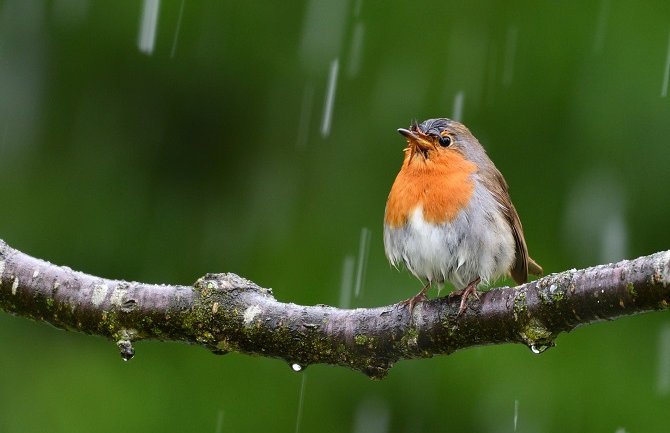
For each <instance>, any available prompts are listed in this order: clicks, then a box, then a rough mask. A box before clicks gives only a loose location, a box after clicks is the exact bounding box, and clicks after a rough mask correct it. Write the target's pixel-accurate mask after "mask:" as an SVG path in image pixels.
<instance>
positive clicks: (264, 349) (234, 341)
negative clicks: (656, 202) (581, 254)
mask: <svg viewBox="0 0 670 433" xmlns="http://www.w3.org/2000/svg"><path fill="white" fill-rule="evenodd" d="M459 302H460V298H458V297H448V296H447V297H442V298H437V299H432V300H429V301H425V302H422V303H419V304H417V306H416V308H415V309H414V312H413V315H412V316H411V317H410V314H409V312H408V310H407V308H406V307H404V306H398V305H389V306H385V307H377V308H358V309H354V310H344V309H338V308H334V307H329V306H325V305H316V306H301V305H296V304H292V303H282V302H278V301H277V300H276V299H275V298H274V297H273V295H272V291H271V290H269V289H265V288H262V287H259V286H258V285H256V284H255V283H253V282H251V281H249V280H246V279H244V278H242V277H239V276H237V275H235V274H231V273H226V274H207V275H205V276H204V277H202V278H200V279H198V280H197V281H196V282H195V283H194V284H193V286H174V285H155V284H143V283H138V282H127V281H118V280H109V279H105V278H100V277H96V276H93V275H87V274H84V273H81V272H77V271H73V270H72V269H70V268H68V267H65V266H57V265H53V264H51V263H48V262H46V261H43V260H40V259H36V258H33V257H31V256H29V255H27V254H24V253H22V252H20V251H17V250H16V249H13V248H11V247H10V246H8V245H7V244H6V243H4V242H3V241H1V240H0V308H1V309H3V310H5V311H7V312H9V313H11V314H15V315H19V316H24V317H29V318H32V319H34V320H39V321H44V322H48V323H51V324H52V325H54V326H56V327H58V328H62V329H67V330H76V331H81V332H85V333H88V334H92V335H100V336H103V337H107V338H109V339H111V340H113V341H115V342H116V344H117V346H118V347H119V350H120V351H121V355H122V357H123V358H124V359H126V360H128V359H130V358H131V357H132V356H133V354H134V349H133V346H132V343H133V342H135V341H139V340H143V339H158V340H164V341H168V340H175V341H184V342H189V343H197V344H199V345H202V346H205V347H206V348H208V349H209V350H211V351H212V352H214V353H217V354H224V353H227V352H241V353H247V354H252V355H260V356H268V357H274V358H279V359H282V360H284V361H285V362H287V363H288V364H289V365H291V366H292V367H293V368H294V369H295V370H301V369H304V368H306V367H307V366H309V365H311V364H316V363H325V364H332V365H340V366H346V367H349V368H351V369H354V370H358V371H361V372H363V373H365V374H366V375H368V376H369V377H371V378H377V379H379V378H383V377H384V376H385V375H386V374H387V373H388V371H389V369H390V368H391V367H392V366H393V364H394V363H396V362H397V361H399V360H401V359H412V358H426V357H431V356H433V355H438V354H449V353H451V352H454V351H455V350H458V349H463V348H466V347H472V346H478V345H485V344H501V343H522V344H524V345H526V346H528V347H529V348H531V349H532V350H533V351H534V352H541V351H543V350H545V349H546V348H548V347H551V346H553V344H554V343H553V342H554V340H555V338H556V336H557V335H558V334H560V333H561V332H568V331H571V330H572V329H574V328H576V327H577V326H580V325H585V324H588V323H593V322H596V321H600V320H611V319H615V318H617V317H620V316H627V315H632V314H637V313H642V312H648V311H655V310H666V309H668V306H669V304H670V251H664V252H659V253H656V254H652V255H650V256H644V257H640V258H638V259H635V260H631V261H628V260H624V261H622V262H619V263H614V264H608V265H600V266H596V267H592V268H588V269H583V270H574V269H573V270H569V271H565V272H561V273H558V274H553V275H549V276H546V277H544V278H541V279H538V280H536V281H533V282H530V283H527V284H523V285H520V286H518V287H501V288H496V289H492V290H489V291H487V292H484V293H481V294H480V299H478V300H476V299H474V298H473V299H471V300H470V302H469V303H468V309H467V310H466V312H465V313H464V314H463V315H461V316H460V317H457V316H456V313H457V311H458V306H459Z"/></svg>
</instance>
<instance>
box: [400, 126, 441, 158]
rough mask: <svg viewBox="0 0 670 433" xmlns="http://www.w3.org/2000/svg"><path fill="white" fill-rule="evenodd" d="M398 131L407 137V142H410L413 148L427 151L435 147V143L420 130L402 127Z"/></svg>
mask: <svg viewBox="0 0 670 433" xmlns="http://www.w3.org/2000/svg"><path fill="white" fill-rule="evenodd" d="M398 132H399V133H400V135H402V136H403V137H405V138H406V139H407V143H409V146H410V148H411V149H413V150H419V151H421V152H427V151H429V150H430V149H432V148H433V143H432V142H431V141H430V140H429V138H428V136H427V135H426V134H424V133H423V132H421V131H419V130H416V131H410V130H409V129H405V128H400V129H398Z"/></svg>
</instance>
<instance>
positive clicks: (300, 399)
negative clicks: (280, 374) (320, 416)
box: [294, 364, 307, 433]
mask: <svg viewBox="0 0 670 433" xmlns="http://www.w3.org/2000/svg"><path fill="white" fill-rule="evenodd" d="M294 365H295V364H294ZM306 380H307V375H306V374H303V375H302V379H301V380H300V395H299V396H298V413H297V414H296V420H295V433H299V432H300V424H301V423H302V406H303V402H304V400H305V381H306Z"/></svg>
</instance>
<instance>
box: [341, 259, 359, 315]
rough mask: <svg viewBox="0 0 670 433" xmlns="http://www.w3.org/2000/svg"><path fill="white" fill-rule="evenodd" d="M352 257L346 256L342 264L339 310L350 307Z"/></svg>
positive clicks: (352, 278)
mask: <svg viewBox="0 0 670 433" xmlns="http://www.w3.org/2000/svg"><path fill="white" fill-rule="evenodd" d="M355 264H356V263H355V259H354V256H346V257H345V258H344V261H343V262H342V281H341V283H340V308H349V307H351V289H352V288H353V281H354V266H355Z"/></svg>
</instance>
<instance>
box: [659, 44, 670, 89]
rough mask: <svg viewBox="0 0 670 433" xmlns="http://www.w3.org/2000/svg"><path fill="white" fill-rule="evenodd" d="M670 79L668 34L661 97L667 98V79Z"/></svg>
mask: <svg viewBox="0 0 670 433" xmlns="http://www.w3.org/2000/svg"><path fill="white" fill-rule="evenodd" d="M669 77H670V34H668V54H667V56H666V58H665V71H664V73H663V85H661V97H662V98H665V97H666V96H668V78H669Z"/></svg>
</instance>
